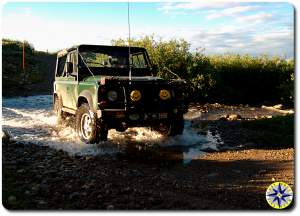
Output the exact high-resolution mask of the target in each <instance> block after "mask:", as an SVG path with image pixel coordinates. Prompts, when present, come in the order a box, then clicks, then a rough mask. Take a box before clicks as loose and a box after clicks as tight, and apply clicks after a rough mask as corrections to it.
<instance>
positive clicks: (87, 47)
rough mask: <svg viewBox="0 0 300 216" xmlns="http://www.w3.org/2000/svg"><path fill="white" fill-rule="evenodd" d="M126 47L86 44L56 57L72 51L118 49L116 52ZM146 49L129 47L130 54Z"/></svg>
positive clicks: (60, 53)
mask: <svg viewBox="0 0 300 216" xmlns="http://www.w3.org/2000/svg"><path fill="white" fill-rule="evenodd" d="M128 48H129V47H128V46H107V45H88V44H81V45H77V46H73V47H71V48H69V49H64V50H61V51H59V52H58V53H57V56H58V57H61V56H64V55H66V54H68V52H71V51H73V50H79V51H87V50H90V51H101V50H102V51H103V50H109V49H118V50H128ZM145 50H146V49H145V48H143V47H130V52H143V51H145Z"/></svg>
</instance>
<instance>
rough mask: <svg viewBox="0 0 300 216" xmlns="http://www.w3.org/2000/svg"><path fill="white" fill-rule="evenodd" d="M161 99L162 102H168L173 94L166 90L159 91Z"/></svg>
mask: <svg viewBox="0 0 300 216" xmlns="http://www.w3.org/2000/svg"><path fill="white" fill-rule="evenodd" d="M159 97H160V99H162V100H168V99H170V98H171V93H170V91H168V90H166V89H162V90H160V91H159Z"/></svg>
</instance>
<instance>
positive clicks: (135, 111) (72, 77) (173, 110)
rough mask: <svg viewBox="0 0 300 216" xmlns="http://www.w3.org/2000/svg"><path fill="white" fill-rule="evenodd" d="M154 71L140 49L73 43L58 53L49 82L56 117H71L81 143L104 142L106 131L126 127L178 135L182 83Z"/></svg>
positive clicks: (183, 109) (182, 109) (181, 121)
mask: <svg viewBox="0 0 300 216" xmlns="http://www.w3.org/2000/svg"><path fill="white" fill-rule="evenodd" d="M129 53H130V54H129ZM129 59H130V60H129ZM156 73H157V67H155V66H153V65H152V64H151V62H150V59H149V56H148V54H147V52H146V50H145V49H144V48H140V47H130V48H129V47H118V46H98V45H79V46H75V47H72V48H70V49H67V50H63V51H60V52H58V54H57V61H56V70H55V81H54V86H53V91H54V92H53V104H54V111H55V113H56V115H57V117H58V121H59V122H61V121H63V120H64V119H65V118H66V115H67V114H71V115H75V119H76V125H75V127H76V131H77V133H78V136H79V138H80V139H81V140H82V141H83V142H85V143H98V142H99V141H104V140H106V139H107V134H108V130H109V129H116V130H117V131H121V132H122V131H125V130H126V129H127V128H128V127H144V126H147V127H151V128H152V129H154V130H157V131H159V132H160V133H162V134H164V135H166V136H174V135H178V134H182V132H183V129H184V119H183V114H184V113H185V112H186V111H187V106H186V103H185V98H184V87H185V81H184V80H182V79H180V78H177V79H168V80H167V79H162V78H159V77H157V76H156Z"/></svg>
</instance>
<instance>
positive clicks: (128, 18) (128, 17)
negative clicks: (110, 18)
mask: <svg viewBox="0 0 300 216" xmlns="http://www.w3.org/2000/svg"><path fill="white" fill-rule="evenodd" d="M127 20H128V63H129V84H131V63H130V55H131V54H130V15H129V2H127Z"/></svg>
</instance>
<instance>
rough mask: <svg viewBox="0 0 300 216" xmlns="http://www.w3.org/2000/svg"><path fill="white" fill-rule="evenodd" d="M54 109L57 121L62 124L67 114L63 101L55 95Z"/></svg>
mask: <svg viewBox="0 0 300 216" xmlns="http://www.w3.org/2000/svg"><path fill="white" fill-rule="evenodd" d="M53 110H54V112H55V115H56V116H57V123H58V124H61V123H62V122H64V121H65V119H66V116H67V115H66V113H65V112H64V111H62V101H61V99H60V98H59V97H55V99H54V105H53Z"/></svg>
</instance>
